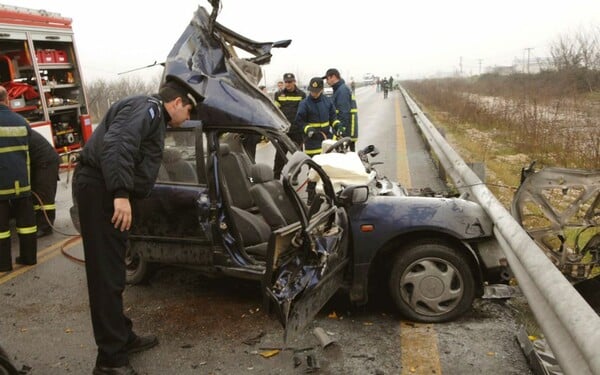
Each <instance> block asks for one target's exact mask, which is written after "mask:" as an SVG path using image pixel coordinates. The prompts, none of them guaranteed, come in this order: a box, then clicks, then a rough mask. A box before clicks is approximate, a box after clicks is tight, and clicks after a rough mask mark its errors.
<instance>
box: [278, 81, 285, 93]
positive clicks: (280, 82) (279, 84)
mask: <svg viewBox="0 0 600 375" xmlns="http://www.w3.org/2000/svg"><path fill="white" fill-rule="evenodd" d="M284 87H285V83H283V81H279V82H277V92H276V94H277V93H280V92H281V90H283V88H284Z"/></svg>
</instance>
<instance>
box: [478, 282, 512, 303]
mask: <svg viewBox="0 0 600 375" xmlns="http://www.w3.org/2000/svg"><path fill="white" fill-rule="evenodd" d="M514 294H515V288H514V287H512V286H510V285H506V284H492V285H485V286H484V287H483V296H481V298H485V299H492V298H499V299H502V298H511V297H512V296H513V295H514Z"/></svg>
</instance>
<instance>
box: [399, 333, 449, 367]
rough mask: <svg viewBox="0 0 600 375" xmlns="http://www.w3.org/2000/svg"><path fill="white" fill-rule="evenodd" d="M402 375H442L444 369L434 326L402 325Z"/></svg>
mask: <svg viewBox="0 0 600 375" xmlns="http://www.w3.org/2000/svg"><path fill="white" fill-rule="evenodd" d="M400 347H401V348H402V375H424V374H427V375H432V374H436V375H440V374H441V373H442V367H441V365H440V357H439V352H438V346H437V333H436V332H435V328H434V327H433V324H419V323H408V322H401V323H400Z"/></svg>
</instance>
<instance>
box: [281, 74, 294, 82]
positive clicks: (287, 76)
mask: <svg viewBox="0 0 600 375" xmlns="http://www.w3.org/2000/svg"><path fill="white" fill-rule="evenodd" d="M295 80H296V77H294V74H293V73H285V74H284V75H283V81H284V82H289V81H295Z"/></svg>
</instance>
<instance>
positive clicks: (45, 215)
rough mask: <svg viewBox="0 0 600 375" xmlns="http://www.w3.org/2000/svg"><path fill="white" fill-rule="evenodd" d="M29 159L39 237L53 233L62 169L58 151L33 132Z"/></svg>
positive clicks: (41, 136)
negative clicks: (60, 170) (58, 184)
mask: <svg viewBox="0 0 600 375" xmlns="http://www.w3.org/2000/svg"><path fill="white" fill-rule="evenodd" d="M29 158H30V160H31V188H32V190H33V192H34V193H35V194H32V197H31V198H32V200H33V209H34V210H35V214H36V222H37V237H38V238H39V237H42V236H46V235H48V234H50V233H52V226H53V225H54V219H55V218H56V203H55V201H54V200H55V199H56V184H57V181H58V171H59V168H60V158H59V157H58V154H57V153H56V150H55V149H54V147H52V145H51V144H50V142H48V141H47V140H46V138H44V136H43V135H41V134H40V133H38V132H37V131H35V130H34V131H32V132H31V136H30V137H29Z"/></svg>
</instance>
